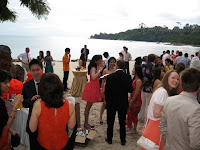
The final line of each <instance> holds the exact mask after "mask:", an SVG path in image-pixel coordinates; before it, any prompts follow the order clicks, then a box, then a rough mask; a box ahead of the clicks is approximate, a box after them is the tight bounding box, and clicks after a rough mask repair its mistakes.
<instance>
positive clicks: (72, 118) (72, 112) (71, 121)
mask: <svg viewBox="0 0 200 150" xmlns="http://www.w3.org/2000/svg"><path fill="white" fill-rule="evenodd" d="M69 114H70V119H69V121H68V124H67V126H68V128H69V129H70V130H72V129H73V128H74V126H75V125H76V113H75V109H74V106H73V104H72V102H70V101H69Z"/></svg>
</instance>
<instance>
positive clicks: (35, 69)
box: [29, 59, 43, 82]
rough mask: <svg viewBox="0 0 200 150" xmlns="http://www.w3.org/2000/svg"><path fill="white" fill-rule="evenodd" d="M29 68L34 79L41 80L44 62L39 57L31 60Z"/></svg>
mask: <svg viewBox="0 0 200 150" xmlns="http://www.w3.org/2000/svg"><path fill="white" fill-rule="evenodd" d="M29 69H30V73H31V75H32V76H33V79H34V80H35V81H37V82H39V81H40V79H41V77H42V70H43V67H42V63H41V62H40V61H39V60H37V59H32V60H31V62H30V63H29Z"/></svg>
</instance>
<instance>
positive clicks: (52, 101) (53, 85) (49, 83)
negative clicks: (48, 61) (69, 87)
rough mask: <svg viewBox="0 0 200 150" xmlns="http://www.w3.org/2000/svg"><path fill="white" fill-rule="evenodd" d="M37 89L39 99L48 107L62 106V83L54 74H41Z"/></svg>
mask: <svg viewBox="0 0 200 150" xmlns="http://www.w3.org/2000/svg"><path fill="white" fill-rule="evenodd" d="M38 90H39V95H40V97H41V99H42V100H43V101H44V102H45V105H46V106H47V107H48V108H59V107H61V106H63V84H62V82H61V81H60V78H59V77H58V76H57V75H56V74H54V73H45V74H43V75H42V77H41V80H40V84H39V87H38Z"/></svg>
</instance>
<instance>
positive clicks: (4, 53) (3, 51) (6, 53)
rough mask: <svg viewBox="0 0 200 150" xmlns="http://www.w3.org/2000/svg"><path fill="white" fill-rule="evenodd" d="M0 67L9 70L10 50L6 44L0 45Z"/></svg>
mask: <svg viewBox="0 0 200 150" xmlns="http://www.w3.org/2000/svg"><path fill="white" fill-rule="evenodd" d="M0 58H1V59H0V69H4V70H6V71H7V72H10V68H11V64H12V62H11V61H12V58H11V50H10V48H9V47H8V46H5V45H0Z"/></svg>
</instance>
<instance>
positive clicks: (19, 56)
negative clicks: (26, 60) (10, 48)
mask: <svg viewBox="0 0 200 150" xmlns="http://www.w3.org/2000/svg"><path fill="white" fill-rule="evenodd" d="M22 56H23V55H22V54H20V55H18V56H17V58H18V60H19V61H20V62H22V60H21V59H20V58H21V57H22Z"/></svg>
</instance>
